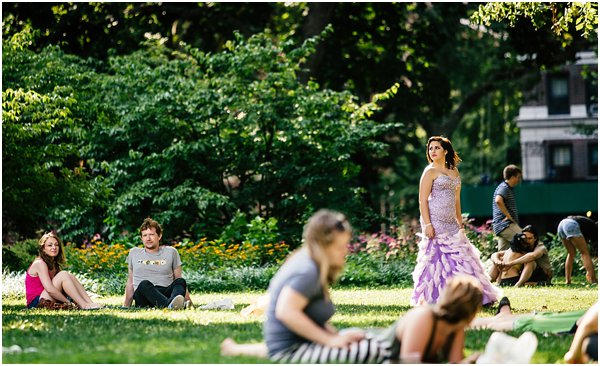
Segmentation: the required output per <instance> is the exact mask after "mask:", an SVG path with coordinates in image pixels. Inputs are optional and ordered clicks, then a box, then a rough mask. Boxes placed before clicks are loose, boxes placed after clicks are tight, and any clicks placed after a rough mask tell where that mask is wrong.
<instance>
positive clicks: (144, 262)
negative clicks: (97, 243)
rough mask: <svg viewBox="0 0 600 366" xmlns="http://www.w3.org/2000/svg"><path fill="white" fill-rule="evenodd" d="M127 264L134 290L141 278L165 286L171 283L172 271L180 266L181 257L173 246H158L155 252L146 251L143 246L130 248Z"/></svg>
mask: <svg viewBox="0 0 600 366" xmlns="http://www.w3.org/2000/svg"><path fill="white" fill-rule="evenodd" d="M127 265H128V266H129V268H130V269H132V270H133V290H134V291H135V290H136V289H137V287H138V285H139V284H140V282H142V281H143V280H148V281H150V282H152V284H154V285H156V286H164V287H167V286H169V285H170V284H171V283H173V280H174V278H173V271H174V270H175V269H176V268H177V267H179V266H181V258H179V253H178V252H177V249H175V248H173V247H167V246H160V248H159V250H158V252H157V253H148V252H146V249H145V248H131V250H129V255H127Z"/></svg>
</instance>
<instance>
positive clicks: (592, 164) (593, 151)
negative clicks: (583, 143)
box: [588, 142, 598, 177]
mask: <svg viewBox="0 0 600 366" xmlns="http://www.w3.org/2000/svg"><path fill="white" fill-rule="evenodd" d="M588 176H590V177H597V176H598V143H597V142H590V143H589V144H588Z"/></svg>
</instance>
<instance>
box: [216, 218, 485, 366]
mask: <svg viewBox="0 0 600 366" xmlns="http://www.w3.org/2000/svg"><path fill="white" fill-rule="evenodd" d="M351 237H352V232H351V228H350V224H349V223H348V221H347V220H346V218H345V217H344V216H343V215H342V214H340V213H337V212H333V211H329V210H320V211H319V212H317V213H316V214H315V215H313V216H312V217H311V218H310V220H309V221H308V223H307V224H306V226H305V228H304V235H303V238H304V244H303V246H302V247H301V248H300V249H299V250H298V251H296V252H295V253H293V254H292V255H291V257H290V258H289V259H288V260H287V261H286V262H285V263H284V264H283V266H282V267H281V268H280V269H279V271H278V272H277V274H276V275H275V277H274V278H273V279H272V280H271V283H270V285H269V294H270V303H269V306H268V308H267V311H266V315H267V318H266V320H265V323H264V328H263V329H264V336H265V343H259V344H237V343H235V342H234V341H233V340H231V339H229V338H228V339H226V340H225V341H223V343H222V345H221V352H222V354H223V355H254V356H263V357H265V356H268V358H269V359H270V360H271V361H273V362H290V363H382V362H386V361H390V360H398V359H401V360H410V361H412V362H415V361H416V362H421V361H424V362H442V361H449V362H459V361H462V360H463V349H464V341H465V332H464V328H465V327H466V326H467V325H468V324H469V323H470V322H471V320H473V318H474V317H475V314H476V313H477V311H478V310H479V308H480V307H481V303H482V299H483V293H482V289H481V285H480V284H479V283H478V282H477V281H476V280H475V279H473V278H471V277H466V276H457V277H454V278H452V279H450V280H449V281H448V283H447V284H446V288H445V290H444V292H442V294H441V296H440V298H439V301H438V303H437V304H436V305H432V306H422V307H417V308H414V309H411V310H410V311H409V312H408V313H407V314H406V316H404V317H402V318H400V319H399V320H398V321H397V322H395V323H394V324H393V325H392V326H391V327H389V328H387V329H385V330H382V331H373V332H367V331H364V330H360V329H352V330H345V331H341V332H338V331H337V330H336V329H335V328H334V327H333V326H332V325H331V323H330V322H329V320H330V318H331V317H332V316H333V314H334V312H335V307H334V305H333V303H332V301H331V297H330V293H329V286H330V285H331V284H332V283H333V282H334V281H335V279H336V277H337V275H338V274H339V273H340V272H341V270H342V269H343V266H344V264H345V257H346V253H347V248H348V244H349V242H350V239H351Z"/></svg>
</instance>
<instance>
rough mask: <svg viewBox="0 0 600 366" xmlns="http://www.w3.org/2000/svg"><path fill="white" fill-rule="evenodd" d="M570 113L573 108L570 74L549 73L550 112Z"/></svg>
mask: <svg viewBox="0 0 600 366" xmlns="http://www.w3.org/2000/svg"><path fill="white" fill-rule="evenodd" d="M569 113H571V109H570V106H569V78H568V75H566V74H558V75H548V114H569Z"/></svg>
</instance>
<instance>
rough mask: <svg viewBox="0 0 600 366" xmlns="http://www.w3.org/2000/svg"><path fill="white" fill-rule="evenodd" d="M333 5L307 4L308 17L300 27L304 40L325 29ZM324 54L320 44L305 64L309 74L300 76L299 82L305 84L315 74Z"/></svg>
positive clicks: (323, 48)
mask: <svg viewBox="0 0 600 366" xmlns="http://www.w3.org/2000/svg"><path fill="white" fill-rule="evenodd" d="M335 5H336V3H309V11H308V15H307V16H306V20H305V22H304V25H303V26H302V35H303V37H304V39H307V38H310V37H313V36H316V35H318V34H320V33H321V32H322V31H323V29H325V27H326V26H327V24H328V23H329V21H330V20H331V16H332V14H333V10H334V9H335ZM324 54H325V47H324V45H323V44H322V43H319V44H318V45H317V47H316V51H315V53H314V54H313V55H312V56H311V57H310V58H309V59H308V61H307V62H306V66H307V67H308V70H309V72H308V73H301V74H300V81H301V82H303V83H306V82H307V81H308V79H309V78H310V75H314V74H315V73H316V71H317V70H318V69H319V66H320V65H321V62H322V61H323V55H324Z"/></svg>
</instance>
